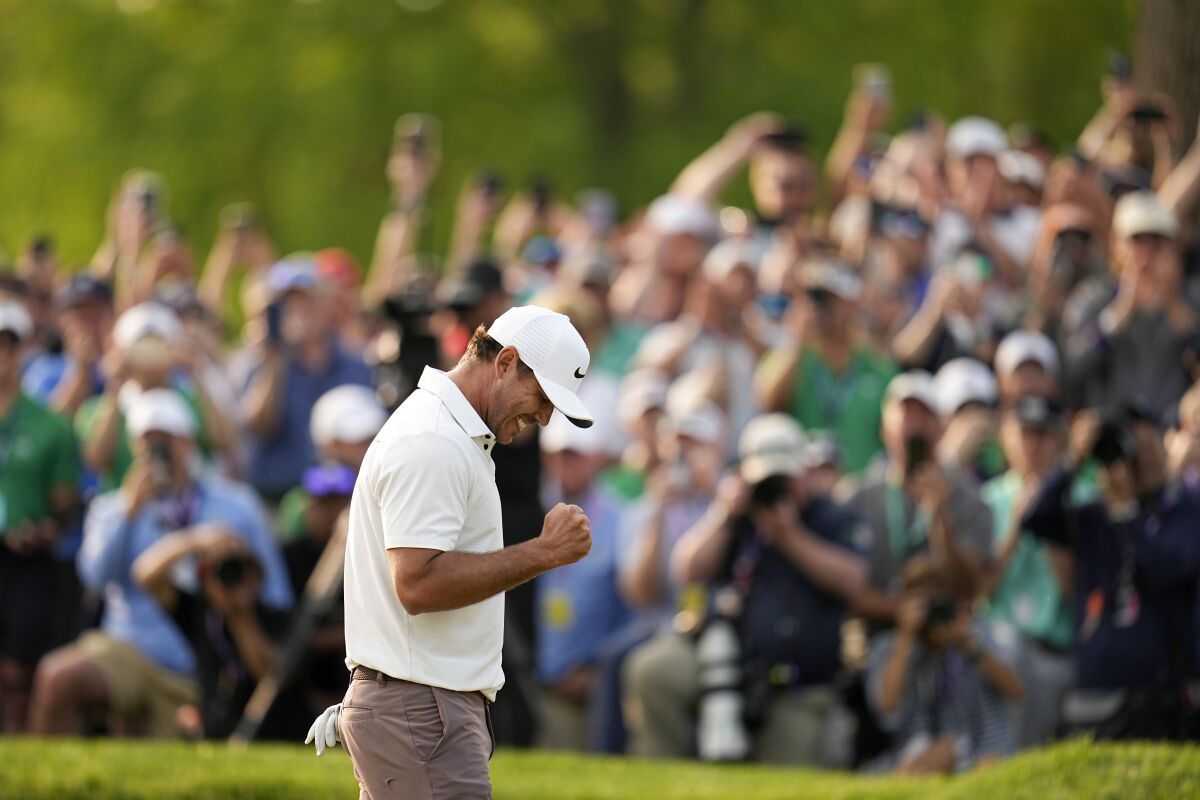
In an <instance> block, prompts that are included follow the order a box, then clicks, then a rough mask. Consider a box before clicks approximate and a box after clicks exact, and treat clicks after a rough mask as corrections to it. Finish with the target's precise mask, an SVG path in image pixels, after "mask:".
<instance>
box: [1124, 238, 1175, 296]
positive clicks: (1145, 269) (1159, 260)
mask: <svg viewBox="0 0 1200 800" xmlns="http://www.w3.org/2000/svg"><path fill="white" fill-rule="evenodd" d="M1116 261H1117V264H1118V266H1119V267H1120V269H1121V272H1122V275H1124V274H1125V272H1126V271H1133V272H1136V273H1137V274H1139V275H1140V276H1141V277H1142V279H1143V280H1142V284H1141V286H1142V288H1143V294H1140V295H1139V297H1138V298H1137V299H1138V300H1139V301H1141V302H1143V303H1144V302H1146V301H1149V300H1152V299H1154V297H1155V296H1156V295H1159V294H1161V293H1163V292H1172V291H1174V289H1175V287H1176V285H1177V284H1178V275H1177V273H1178V271H1179V254H1178V250H1177V249H1176V248H1175V245H1174V242H1172V241H1171V240H1170V239H1168V238H1167V237H1165V236H1160V235H1158V234H1156V233H1139V234H1137V235H1136V236H1131V237H1128V238H1124V239H1118V240H1117V253H1116Z"/></svg>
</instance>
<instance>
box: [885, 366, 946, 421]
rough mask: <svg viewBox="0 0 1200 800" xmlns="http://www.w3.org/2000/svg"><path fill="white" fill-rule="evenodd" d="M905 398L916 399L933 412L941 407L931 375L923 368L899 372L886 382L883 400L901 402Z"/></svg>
mask: <svg viewBox="0 0 1200 800" xmlns="http://www.w3.org/2000/svg"><path fill="white" fill-rule="evenodd" d="M905 400H916V401H917V402H919V403H921V404H923V405H924V406H925V407H926V408H928V409H929V410H930V411H932V412H934V413H935V414H936V413H938V412H939V410H940V408H941V403H940V402H938V396H937V387H936V386H935V384H934V382H933V376H932V375H930V374H929V373H928V372H926V371H925V370H923V369H913V370H909V371H908V372H901V373H900V374H899V375H897V376H896V377H894V378H892V380H891V382H889V383H888V386H887V391H886V392H885V393H884V401H885V402H887V403H901V402H904V401H905Z"/></svg>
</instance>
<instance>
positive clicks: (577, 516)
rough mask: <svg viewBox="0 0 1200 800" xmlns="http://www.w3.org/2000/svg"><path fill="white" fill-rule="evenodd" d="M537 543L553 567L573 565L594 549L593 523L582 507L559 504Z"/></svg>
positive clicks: (545, 524) (544, 526)
mask: <svg viewBox="0 0 1200 800" xmlns="http://www.w3.org/2000/svg"><path fill="white" fill-rule="evenodd" d="M538 543H539V544H540V545H541V546H542V548H543V550H544V551H545V553H546V555H547V556H549V559H550V563H551V564H553V565H554V566H556V567H561V566H565V565H567V564H574V563H575V562H576V561H578V560H579V559H581V558H583V557H584V556H586V555H587V554H588V551H589V550H591V549H592V527H591V523H589V522H588V518H587V515H586V514H584V513H583V509H582V508H580V507H579V506H569V505H567V504H565V503H559V504H558V505H556V506H555V507H554V508H552V509H550V513H549V514H547V515H546V521H545V522H544V523H543V525H542V535H541V536H539V537H538Z"/></svg>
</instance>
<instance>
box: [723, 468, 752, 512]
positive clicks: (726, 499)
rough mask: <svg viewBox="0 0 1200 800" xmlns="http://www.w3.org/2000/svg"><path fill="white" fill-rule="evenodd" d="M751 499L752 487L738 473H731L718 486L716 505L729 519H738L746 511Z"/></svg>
mask: <svg viewBox="0 0 1200 800" xmlns="http://www.w3.org/2000/svg"><path fill="white" fill-rule="evenodd" d="M749 498H750V487H749V486H748V485H747V484H746V481H745V480H744V479H743V478H742V476H741V475H739V474H738V473H736V472H731V473H729V474H728V475H726V476H725V477H724V478H721V482H720V483H718V484H717V497H716V504H717V506H719V507H720V508H721V510H722V512H723V513H724V514H725V515H726V516H728V517H736V516H737V515H738V514H741V513H743V512H744V511H745V510H746V501H747V500H748V499H749Z"/></svg>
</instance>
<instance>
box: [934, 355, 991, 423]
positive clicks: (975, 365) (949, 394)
mask: <svg viewBox="0 0 1200 800" xmlns="http://www.w3.org/2000/svg"><path fill="white" fill-rule="evenodd" d="M933 387H934V389H935V390H936V392H937V396H938V399H939V400H940V401H941V412H942V414H944V415H946V416H950V415H952V414H954V413H955V412H957V411H958V410H959V409H960V408H962V407H963V406H965V405H966V404H967V403H983V404H984V405H989V406H990V405H992V404H993V403H995V402H996V397H997V396H998V391H997V389H996V376H995V375H993V374H992V371H991V370H990V369H988V366H987V364H984V363H983V362H981V361H976V360H975V359H973V358H952V359H950V360H949V361H947V362H946V363H945V364H943V365H942V368H941V369H939V370H938V372H937V375H935V376H934V378H933Z"/></svg>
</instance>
